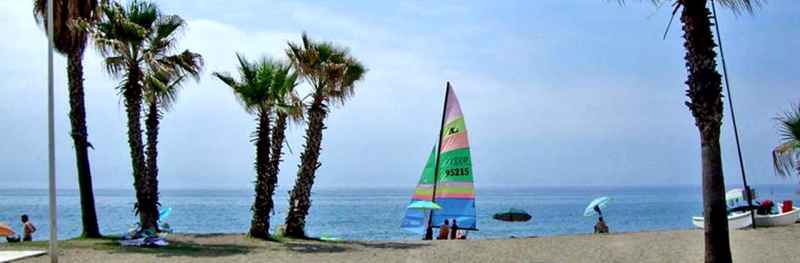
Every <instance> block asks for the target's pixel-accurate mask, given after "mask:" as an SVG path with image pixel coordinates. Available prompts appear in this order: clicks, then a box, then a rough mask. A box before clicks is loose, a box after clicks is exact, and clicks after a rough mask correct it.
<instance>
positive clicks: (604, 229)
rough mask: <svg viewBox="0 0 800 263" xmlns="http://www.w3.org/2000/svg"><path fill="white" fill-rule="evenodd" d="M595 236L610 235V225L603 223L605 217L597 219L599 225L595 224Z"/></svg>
mask: <svg viewBox="0 0 800 263" xmlns="http://www.w3.org/2000/svg"><path fill="white" fill-rule="evenodd" d="M594 233H595V234H608V225H606V222H605V221H603V217H602V216H601V217H599V218H597V224H594Z"/></svg>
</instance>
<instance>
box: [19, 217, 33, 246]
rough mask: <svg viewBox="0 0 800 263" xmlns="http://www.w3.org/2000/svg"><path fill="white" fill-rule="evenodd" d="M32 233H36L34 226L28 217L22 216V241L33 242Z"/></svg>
mask: <svg viewBox="0 0 800 263" xmlns="http://www.w3.org/2000/svg"><path fill="white" fill-rule="evenodd" d="M34 232H36V226H34V225H33V223H31V221H30V220H29V219H28V215H22V233H23V235H22V241H33V233H34Z"/></svg>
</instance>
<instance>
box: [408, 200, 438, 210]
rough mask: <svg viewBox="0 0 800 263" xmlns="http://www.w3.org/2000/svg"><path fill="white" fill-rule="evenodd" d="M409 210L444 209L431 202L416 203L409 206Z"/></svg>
mask: <svg viewBox="0 0 800 263" xmlns="http://www.w3.org/2000/svg"><path fill="white" fill-rule="evenodd" d="M408 208H411V209H419V210H439V209H442V207H441V206H439V205H438V204H436V203H434V202H431V201H414V202H411V204H409V205H408Z"/></svg>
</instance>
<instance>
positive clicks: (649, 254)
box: [0, 224, 800, 263]
mask: <svg viewBox="0 0 800 263" xmlns="http://www.w3.org/2000/svg"><path fill="white" fill-rule="evenodd" d="M168 240H169V241H170V242H171V245H170V246H169V247H167V248H161V249H148V248H121V247H119V246H118V245H116V243H115V241H113V240H110V239H106V240H80V239H77V240H70V241H65V242H63V243H62V245H61V248H62V250H61V251H62V252H61V258H60V259H61V260H62V261H63V262H82V263H91V262H137V263H138V262H154V261H158V262H254V261H258V262H384V263H386V262H702V260H703V253H704V252H703V251H704V250H703V247H704V246H703V232H702V230H699V229H694V230H674V231H655V232H630V233H618V234H609V235H588V234H587V235H570V236H549V237H530V238H508V239H492V240H453V241H408V240H402V241H338V242H326V241H318V240H296V239H286V240H281V241H279V242H265V241H259V240H254V239H249V238H246V237H245V236H244V235H243V234H176V235H171V236H169V238H168ZM798 240H800V224H795V225H792V226H787V227H774V228H761V229H756V230H752V229H748V230H737V231H731V252H732V253H733V257H734V260H735V261H736V262H792V261H793V260H796V259H797V258H800V250H797V249H796V248H797V245H798V244H797V242H798ZM46 245H47V244H46V242H35V243H31V244H28V245H25V244H23V245H16V244H11V245H4V246H2V247H0V250H19V249H31V248H34V249H36V248H38V249H44V248H46ZM47 261H48V258H47V256H41V257H37V258H30V259H25V260H23V261H20V262H47Z"/></svg>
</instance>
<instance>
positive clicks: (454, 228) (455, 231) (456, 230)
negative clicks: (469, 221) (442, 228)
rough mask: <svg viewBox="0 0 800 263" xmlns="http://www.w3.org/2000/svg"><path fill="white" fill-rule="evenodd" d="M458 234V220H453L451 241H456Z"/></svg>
mask: <svg viewBox="0 0 800 263" xmlns="http://www.w3.org/2000/svg"><path fill="white" fill-rule="evenodd" d="M456 234H458V224H456V219H453V226H452V227H450V239H453V240H455V239H456Z"/></svg>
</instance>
